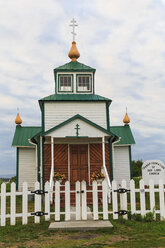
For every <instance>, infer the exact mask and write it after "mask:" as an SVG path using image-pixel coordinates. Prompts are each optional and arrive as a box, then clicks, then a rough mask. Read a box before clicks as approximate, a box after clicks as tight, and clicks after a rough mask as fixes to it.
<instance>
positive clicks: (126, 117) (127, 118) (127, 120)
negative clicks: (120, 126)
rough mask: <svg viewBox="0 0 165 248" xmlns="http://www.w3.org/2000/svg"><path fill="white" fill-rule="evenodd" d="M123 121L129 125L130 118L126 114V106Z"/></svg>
mask: <svg viewBox="0 0 165 248" xmlns="http://www.w3.org/2000/svg"><path fill="white" fill-rule="evenodd" d="M123 123H124V124H125V125H129V123H130V118H129V116H128V114H127V108H126V114H125V116H124V119H123Z"/></svg>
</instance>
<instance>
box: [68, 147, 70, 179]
mask: <svg viewBox="0 0 165 248" xmlns="http://www.w3.org/2000/svg"><path fill="white" fill-rule="evenodd" d="M68 181H69V182H70V144H68Z"/></svg>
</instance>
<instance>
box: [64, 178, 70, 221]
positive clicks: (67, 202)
mask: <svg viewBox="0 0 165 248" xmlns="http://www.w3.org/2000/svg"><path fill="white" fill-rule="evenodd" d="M65 220H66V221H67V220H70V182H69V181H67V182H66V183H65Z"/></svg>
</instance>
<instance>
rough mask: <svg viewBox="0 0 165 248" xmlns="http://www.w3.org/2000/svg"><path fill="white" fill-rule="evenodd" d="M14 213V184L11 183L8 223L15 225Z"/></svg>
mask: <svg viewBox="0 0 165 248" xmlns="http://www.w3.org/2000/svg"><path fill="white" fill-rule="evenodd" d="M15 214H16V184H15V183H14V182H12V183H11V196H10V225H15Z"/></svg>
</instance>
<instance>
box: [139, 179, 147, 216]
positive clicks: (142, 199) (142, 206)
mask: <svg viewBox="0 0 165 248" xmlns="http://www.w3.org/2000/svg"><path fill="white" fill-rule="evenodd" d="M140 211H141V216H142V217H144V216H145V214H146V202H145V189H144V181H143V179H141V180H140Z"/></svg>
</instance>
